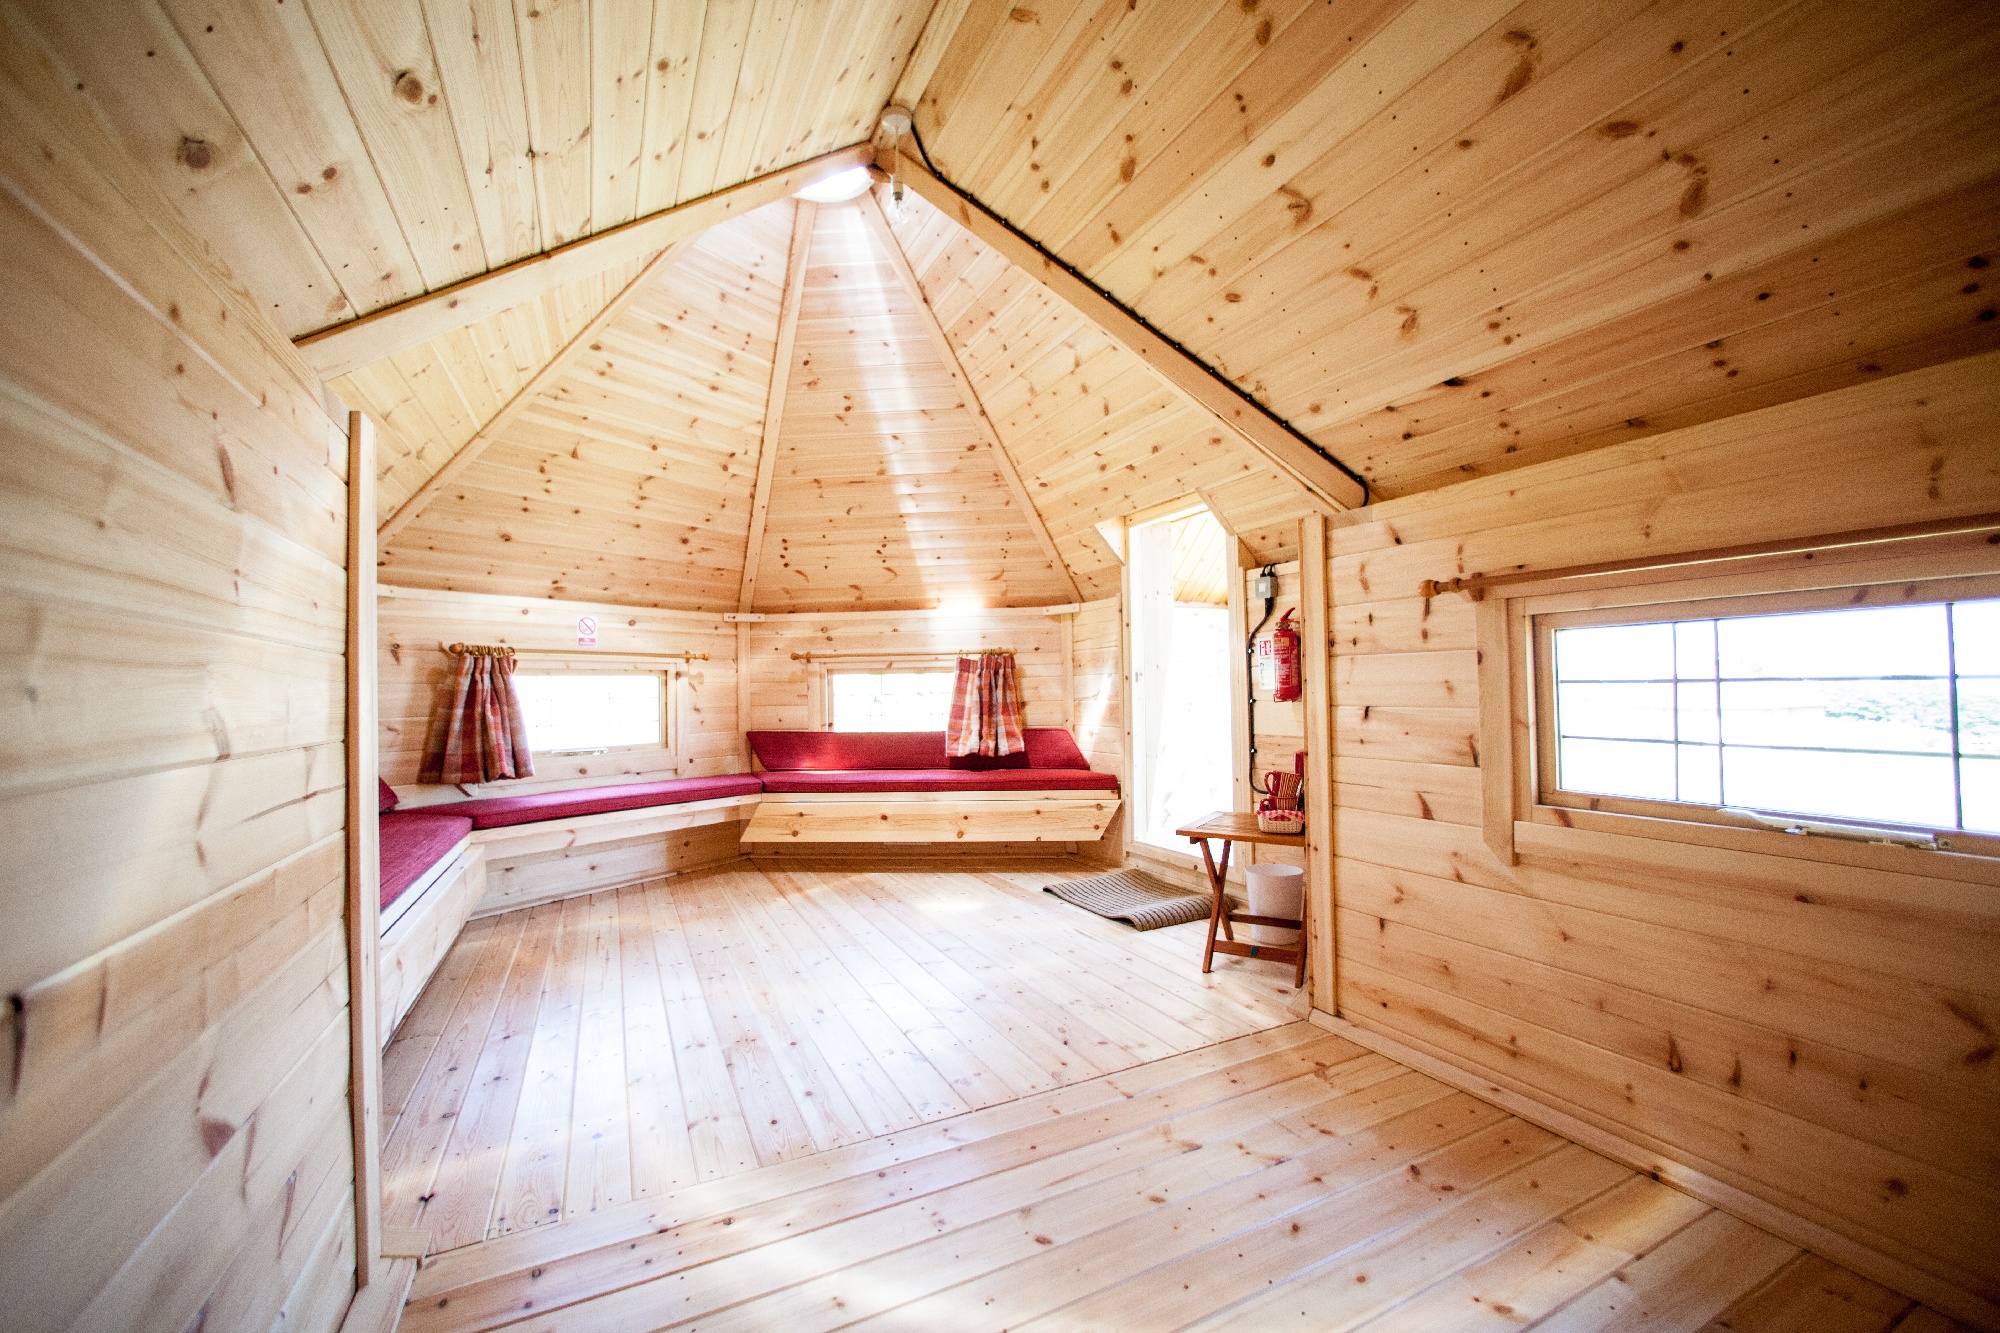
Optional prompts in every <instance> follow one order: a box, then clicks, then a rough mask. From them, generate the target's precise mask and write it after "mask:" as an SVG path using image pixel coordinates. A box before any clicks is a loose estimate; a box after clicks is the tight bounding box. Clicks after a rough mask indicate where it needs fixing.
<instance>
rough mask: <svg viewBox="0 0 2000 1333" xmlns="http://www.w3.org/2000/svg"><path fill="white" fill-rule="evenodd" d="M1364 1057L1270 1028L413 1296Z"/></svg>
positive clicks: (777, 1175)
mask: <svg viewBox="0 0 2000 1333" xmlns="http://www.w3.org/2000/svg"><path fill="white" fill-rule="evenodd" d="M1365 1054H1366V1053H1365V1052H1364V1051H1362V1049H1361V1048H1360V1047H1358V1046H1355V1045H1353V1043H1351V1042H1346V1041H1344V1040H1340V1039H1332V1040H1329V1039H1328V1034H1327V1033H1325V1032H1323V1031H1322V1030H1321V1029H1319V1028H1316V1027H1313V1026H1312V1025H1310V1024H1307V1023H1292V1024H1288V1025H1287V1026H1285V1027H1282V1028H1268V1029H1266V1030H1264V1031H1262V1032H1254V1033H1251V1034H1250V1035H1249V1036H1246V1037H1239V1038H1237V1039H1236V1040H1234V1041H1229V1042H1223V1043H1221V1044H1219V1045H1216V1046H1209V1047H1204V1048H1203V1049H1201V1050H1199V1051H1190V1052H1188V1053H1187V1054H1185V1055H1179V1056H1175V1057H1173V1058H1171V1059H1168V1060H1157V1061H1154V1062H1152V1063H1150V1064H1143V1065H1137V1066H1135V1067H1133V1068H1131V1069H1128V1070H1124V1071H1122V1072H1120V1073H1118V1074H1115V1075H1109V1076H1106V1077H1104V1078H1101V1079H1093V1080H1091V1081H1089V1082H1086V1083H1080V1084H1073V1085H1071V1086H1069V1087H1065V1088H1058V1089H1056V1090H1055V1091H1054V1092H1049V1093H1043V1094H1042V1095H1040V1096H1038V1097H1029V1098H1023V1099H1021V1100H1020V1101H1015V1102H1007V1103H1004V1104H1002V1105H999V1106H995V1107H989V1108H987V1109H986V1110H983V1111H977V1112H972V1113H969V1114H967V1115H965V1116H961V1117H958V1118H955V1119H951V1120H945V1121H940V1122H936V1123H932V1124H926V1125H920V1126H918V1127H916V1128H915V1129H910V1130H905V1131H904V1132H903V1133H901V1134H892V1135H888V1136H886V1137H884V1138H880V1139H870V1140H868V1141H867V1142H866V1143H860V1144H855V1145H852V1146H850V1147H847V1148H837V1149H835V1150H834V1151H833V1152H830V1153H821V1154H818V1155H817V1156H814V1157H804V1158H799V1159H797V1160H795V1161H791V1162H785V1163H781V1164H779V1165H777V1166H773V1167H766V1168H762V1169H758V1170H755V1171H749V1172H739V1173H735V1174H732V1175H729V1176H725V1177H720V1178H717V1179H714V1180H707V1181H704V1182H702V1183H701V1184H699V1185H696V1186H693V1187H691V1188H689V1189H686V1190H682V1191H679V1192H677V1193H675V1194H673V1195H669V1196H667V1197H665V1198H663V1199H660V1200H657V1201H649V1202H645V1203H642V1204H635V1205H632V1206H629V1207H627V1208H626V1209H624V1210H621V1211H618V1212H614V1213H609V1214H600V1215H599V1216H597V1217H595V1218H590V1219H586V1220H583V1221H579V1222H575V1223H568V1224H564V1225H561V1226H556V1227H545V1228H541V1229H539V1230H536V1231H531V1232H526V1233H522V1234H520V1235H514V1236H503V1237H500V1238H498V1239H495V1240H490V1241H487V1242H486V1243H484V1244H481V1245H476V1246H470V1247H467V1248H464V1249H460V1250H456V1251H449V1252H446V1253H442V1254H436V1255H433V1256H432V1257H431V1258H430V1259H429V1260H427V1261H426V1263H425V1265H424V1267H423V1269H422V1270H421V1271H420V1272H419V1273H418V1275H417V1281H416V1285H415V1288H414V1292H415V1296H416V1298H419V1299H421V1300H423V1301H425V1302H428V1301H429V1299H430V1298H433V1297H440V1296H442V1295H444V1294H446V1293H458V1294H460V1295H463V1294H464V1293H465V1292H467V1291H469V1290H472V1289H474V1288H479V1287H482V1286H484V1285H487V1284H491V1283H495V1282H507V1281H517V1280H519V1279H520V1278H521V1275H523V1274H526V1273H533V1272H536V1271H538V1270H540V1271H542V1272H552V1271H554V1270H555V1268H556V1266H558V1265H561V1264H562V1263H563V1262H564V1261H566V1260H569V1259H574V1258H578V1257H580V1256H586V1255H591V1254H593V1253H595V1252H597V1251H606V1252H612V1251H615V1250H617V1249H618V1248H619V1247H622V1246H629V1245H630V1244H632V1243H633V1242H634V1241H636V1240H639V1239H642V1238H645V1237H651V1236H656V1235H662V1234H664V1233H665V1232H666V1231H668V1230H670V1229H672V1228H673V1227H675V1226H679V1225H683V1224H686V1223H687V1222H689V1221H691V1220H694V1219H699V1218H703V1217H724V1216H734V1214H735V1213H737V1212H739V1211H742V1210H745V1209H748V1208H750V1207H752V1206H755V1205H757V1204H759V1203H763V1202H769V1201H772V1200H777V1199H783V1198H788V1197H790V1196H792V1195H795V1194H801V1193H804V1192H806V1191H809V1190H813V1189H817V1188H820V1187H822V1186H824V1185H827V1184H829V1183H832V1182H837V1181H844V1180H849V1179H854V1178H863V1177H873V1178H875V1179H876V1180H880V1181H885V1182H886V1181H888V1180H889V1178H890V1176H891V1175H892V1174H896V1173H899V1172H900V1171H901V1169H902V1168H903V1167H904V1166H905V1165H906V1164H910V1163H915V1162H920V1161H924V1160H926V1159H928V1158H931V1157H933V1156H935V1155H937V1154H942V1153H956V1152H963V1151H969V1150H972V1149H974V1148H977V1147H978V1146H979V1145H981V1144H992V1143H994V1142H996V1141H998V1140H1000V1139H1002V1138H1005V1137H1007V1136H1010V1135H1011V1136H1017V1137H1020V1138H1025V1139H1027V1140H1031V1141H1032V1148H1033V1150H1034V1151H1042V1150H1044V1149H1045V1148H1049V1142H1048V1141H1049V1140H1050V1139H1051V1137H1052V1136H1051V1132H1050V1131H1049V1130H1047V1129H1046V1128H1045V1127H1046V1126H1048V1125H1051V1124H1055V1123H1057V1122H1064V1128H1063V1130H1062V1133H1064V1134H1072V1133H1078V1132H1084V1131H1075V1130H1072V1129H1070V1128H1069V1127H1070V1126H1072V1125H1085V1126H1089V1125H1092V1124H1094V1123H1098V1121H1097V1120H1095V1119H1093V1117H1100V1118H1101V1116H1102V1115H1103V1114H1105V1113H1106V1112H1107V1110H1108V1109H1109V1108H1117V1107H1120V1106H1123V1105H1125V1104H1128V1103H1130V1104H1132V1105H1135V1106H1141V1107H1142V1108H1143V1105H1144V1103H1145V1101H1146V1099H1155V1100H1157V1099H1161V1098H1167V1097H1172V1098H1174V1099H1175V1100H1176V1102H1177V1103H1178V1102H1180V1101H1184V1100H1186V1099H1187V1098H1188V1097H1189V1096H1190V1093H1189V1091H1188V1088H1189V1087H1190V1086H1192V1085H1196V1084H1199V1083H1201V1082H1202V1081H1204V1080H1210V1081H1212V1080H1215V1079H1217V1078H1220V1079H1221V1080H1222V1081H1223V1083H1224V1085H1225V1087H1226V1088H1234V1087H1236V1086H1237V1084H1238V1082H1239V1081H1240V1080H1244V1079H1246V1078H1247V1079H1249V1080H1250V1083H1249V1085H1250V1086H1259V1083H1258V1081H1257V1078H1256V1077H1255V1076H1256V1075H1257V1074H1258V1073H1259V1071H1260V1070H1261V1071H1263V1072H1264V1074H1265V1076H1267V1077H1270V1078H1276V1079H1279V1080H1282V1079H1283V1078H1290V1077H1297V1076H1298V1075H1299V1074H1300V1073H1303V1072H1309V1071H1312V1070H1317V1069H1320V1068H1323V1067H1329V1066H1331V1065H1333V1064H1336V1063H1346V1062H1350V1061H1353V1060H1355V1059H1357V1058H1360V1057H1362V1056H1364V1055H1365ZM1264 1062H1270V1063H1264ZM1273 1070H1275V1071H1277V1072H1276V1073H1272V1072H1271V1071H1273ZM1211 1100H1212V1099H1211ZM1147 1123H1150V1121H1149V1122H1147ZM1024 1132H1025V1133H1024ZM1051 1150H1052V1149H1051ZM464 1304H465V1303H464V1302H463V1301H462V1300H459V1301H454V1302H453V1305H454V1309H463V1308H464ZM426 1309H427V1305H414V1306H413V1307H412V1310H411V1313H410V1318H411V1319H413V1320H418V1321H421V1320H423V1319H424V1318H425V1317H426V1314H425V1311H426ZM445 1326H446V1327H450V1326H452V1325H451V1324H449V1323H447V1324H446V1325H445Z"/></svg>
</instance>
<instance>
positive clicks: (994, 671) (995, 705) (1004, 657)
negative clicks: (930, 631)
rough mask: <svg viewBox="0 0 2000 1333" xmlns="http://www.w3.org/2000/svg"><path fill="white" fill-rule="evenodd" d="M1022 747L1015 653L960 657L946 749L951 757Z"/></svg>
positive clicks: (1004, 751) (1003, 751)
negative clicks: (1015, 675) (1015, 676)
mask: <svg viewBox="0 0 2000 1333" xmlns="http://www.w3.org/2000/svg"><path fill="white" fill-rule="evenodd" d="M1022 744H1023V743H1022V740H1021V687H1020V684H1019V682H1018V681H1016V680H1015V678H1014V654H1012V653H981V654H980V655H979V656H977V657H961V658H959V659H958V678H957V679H956V680H954V681H953V682H952V689H951V720H950V721H949V722H948V723H947V724H946V726H945V734H944V745H945V749H946V750H947V751H948V752H949V753H951V754H953V755H968V754H988V755H994V754H1013V753H1014V752H1015V751H1017V750H1019V749H1021V748H1022Z"/></svg>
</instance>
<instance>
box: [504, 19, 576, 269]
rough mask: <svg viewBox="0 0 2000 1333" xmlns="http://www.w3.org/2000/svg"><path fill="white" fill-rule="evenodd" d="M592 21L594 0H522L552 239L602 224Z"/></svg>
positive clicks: (540, 188) (541, 198) (538, 158)
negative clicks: (597, 216)
mask: <svg viewBox="0 0 2000 1333" xmlns="http://www.w3.org/2000/svg"><path fill="white" fill-rule="evenodd" d="M590 26H591V25H590V5H589V2H588V0H560V2H559V3H558V2H555V0H514V29H515V31H516V32H517V33H518V34H519V35H520V41H521V68H522V71H523V73H524V74H525V75H526V79H525V81H524V82H525V84H526V88H527V98H528V139H529V143H530V144H531V145H532V148H533V151H534V155H535V202H536V204H537V206H538V207H539V209H540V212H541V218H540V222H541V228H542V243H543V244H544V245H550V246H559V245H563V244H566V243H567V242H570V241H575V240H580V239H582V238H583V237H585V236H588V235H590V234H591V232H592V231H593V230H594V228H593V227H592V226H591V217H590V155H591V133H590V111H591V106H590V100H591V99H590V91H591V90H590Z"/></svg>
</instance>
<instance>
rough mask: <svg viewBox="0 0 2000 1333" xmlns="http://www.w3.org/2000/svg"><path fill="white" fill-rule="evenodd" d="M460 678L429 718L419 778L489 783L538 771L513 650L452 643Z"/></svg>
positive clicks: (531, 774)
mask: <svg viewBox="0 0 2000 1333" xmlns="http://www.w3.org/2000/svg"><path fill="white" fill-rule="evenodd" d="M453 651H455V652H457V654H458V677H457V679H456V680H455V681H454V682H453V683H452V693H451V701H450V703H449V705H448V706H447V707H446V708H444V709H443V710H442V711H440V712H439V713H438V715H437V716H435V717H433V718H432V719H431V731H430V736H429V738H428V739H426V740H425V742H424V762H423V767H422V769H421V770H420V771H419V772H418V775H417V780H418V781H419V782H491V781H493V780H494V779H495V778H526V777H533V776H534V773H535V764H534V760H533V759H532V758H531V757H530V755H529V753H528V728H527V724H526V723H524V722H523V721H522V720H521V696H520V695H519V694H517V693H515V690H514V654H513V652H512V651H510V650H508V649H505V648H467V647H463V646H461V645H457V644H454V645H453Z"/></svg>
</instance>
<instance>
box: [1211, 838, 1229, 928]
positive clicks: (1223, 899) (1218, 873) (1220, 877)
mask: <svg viewBox="0 0 2000 1333" xmlns="http://www.w3.org/2000/svg"><path fill="white" fill-rule="evenodd" d="M1235 846H1236V844H1235V843H1233V842H1231V841H1230V840H1229V839H1227V838H1224V839H1223V840H1222V865H1221V868H1220V869H1216V868H1214V867H1211V868H1210V870H1209V882H1210V883H1212V884H1213V885H1214V886H1215V901H1216V903H1217V904H1218V905H1219V907H1220V910H1221V912H1222V938H1223V939H1225V940H1228V941H1229V942H1230V943H1231V944H1234V943H1235V942H1236V927H1235V926H1234V925H1232V924H1230V920H1229V852H1230V849H1231V848H1233V847H1235Z"/></svg>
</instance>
